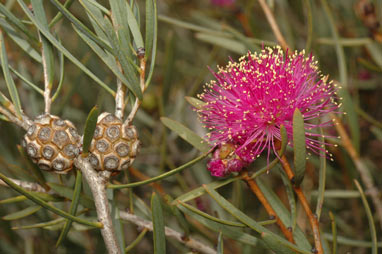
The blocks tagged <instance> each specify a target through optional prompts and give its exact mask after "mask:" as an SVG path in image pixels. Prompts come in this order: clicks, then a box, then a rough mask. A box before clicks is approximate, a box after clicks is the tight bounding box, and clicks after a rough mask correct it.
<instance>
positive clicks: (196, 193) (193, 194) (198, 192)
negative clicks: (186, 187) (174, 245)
mask: <svg viewBox="0 0 382 254" xmlns="http://www.w3.org/2000/svg"><path fill="white" fill-rule="evenodd" d="M240 179H241V177H240V176H236V177H231V178H229V179H227V180H223V181H222V180H218V181H214V182H212V183H208V184H207V185H208V187H209V188H212V189H214V190H215V189H218V188H220V187H222V186H225V185H227V184H230V183H232V182H234V181H236V180H240ZM204 193H206V190H205V188H204V187H202V186H201V187H198V188H195V189H193V190H191V191H189V192H187V193H184V194H182V195H180V196H179V197H177V198H176V199H175V200H174V201H173V204H174V205H176V202H177V201H181V202H187V201H190V200H193V199H195V198H198V197H200V196H202V195H203V194H204Z"/></svg>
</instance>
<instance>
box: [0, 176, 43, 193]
mask: <svg viewBox="0 0 382 254" xmlns="http://www.w3.org/2000/svg"><path fill="white" fill-rule="evenodd" d="M9 179H10V180H12V181H13V182H14V183H15V184H17V185H18V186H20V187H22V188H24V189H25V190H27V191H33V192H42V193H48V191H47V190H46V189H44V187H42V186H41V185H40V184H38V183H33V182H27V181H22V180H17V179H13V178H9ZM0 185H2V186H5V187H9V185H8V184H7V183H5V182H4V181H3V180H0Z"/></svg>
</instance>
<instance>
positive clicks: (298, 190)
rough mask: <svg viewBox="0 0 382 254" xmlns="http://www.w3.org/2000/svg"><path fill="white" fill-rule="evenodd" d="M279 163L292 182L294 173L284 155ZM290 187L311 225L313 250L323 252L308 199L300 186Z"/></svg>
mask: <svg viewBox="0 0 382 254" xmlns="http://www.w3.org/2000/svg"><path fill="white" fill-rule="evenodd" d="M281 164H282V166H283V168H284V170H285V172H286V174H287V176H288V178H289V180H290V181H292V182H293V179H294V173H293V171H292V169H291V167H290V165H289V163H288V160H287V158H286V157H285V155H283V156H281ZM292 187H293V190H294V192H295V193H296V195H297V197H298V199H299V200H300V202H301V205H302V207H303V208H304V210H305V213H306V215H307V216H308V219H309V223H310V226H311V227H312V231H313V237H314V245H315V248H316V249H315V251H314V252H315V253H317V254H324V250H323V248H322V243H321V237H320V228H319V225H318V220H317V217H316V216H315V215H314V214H313V213H312V210H311V209H310V207H309V203H308V200H307V199H306V197H305V195H304V193H303V192H302V189H301V187H300V186H296V185H294V184H293V185H292Z"/></svg>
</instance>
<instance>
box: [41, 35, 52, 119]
mask: <svg viewBox="0 0 382 254" xmlns="http://www.w3.org/2000/svg"><path fill="white" fill-rule="evenodd" d="M38 37H39V41H40V43H42V40H43V39H42V37H41V34H40V33H38ZM41 47H42V50H41V54H42V67H43V68H42V69H43V71H44V103H45V113H48V114H49V113H50V108H51V105H52V98H51V97H50V93H51V91H52V84H51V83H50V80H49V73H48V65H47V62H46V60H47V59H46V51H45V47H44V44H43V43H42V46H41Z"/></svg>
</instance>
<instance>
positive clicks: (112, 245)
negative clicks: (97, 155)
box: [75, 156, 122, 254]
mask: <svg viewBox="0 0 382 254" xmlns="http://www.w3.org/2000/svg"><path fill="white" fill-rule="evenodd" d="M75 165H76V167H77V168H79V169H80V170H81V171H82V174H83V175H84V176H85V179H86V181H87V182H88V184H89V187H90V189H91V191H92V194H93V199H94V203H95V207H96V210H97V217H98V220H99V221H100V222H101V223H102V224H103V228H102V229H101V234H102V237H103V240H104V242H105V244H106V249H107V251H108V253H109V254H121V253H122V252H121V249H120V248H119V244H118V241H117V238H116V235H115V231H114V227H113V224H112V219H111V215H110V207H109V200H108V199H107V196H106V184H107V183H108V181H109V178H110V172H108V171H101V172H97V171H95V170H94V169H93V168H92V166H91V164H90V162H89V160H88V158H83V157H82V156H78V157H77V158H76V160H75Z"/></svg>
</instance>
